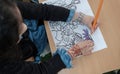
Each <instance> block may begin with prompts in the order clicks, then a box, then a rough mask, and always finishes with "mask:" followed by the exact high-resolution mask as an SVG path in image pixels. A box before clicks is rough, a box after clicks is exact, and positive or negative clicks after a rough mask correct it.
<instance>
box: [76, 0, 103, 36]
mask: <svg viewBox="0 0 120 74" xmlns="http://www.w3.org/2000/svg"><path fill="white" fill-rule="evenodd" d="M102 4H103V0H100V2H99V5H98V9H97V12H96V14H95V17H93V16H89V15H85V14H84V13H82V12H79V13H78V12H76V13H75V16H74V19H75V18H77V19H78V20H79V21H80V22H82V23H84V24H86V25H87V26H88V28H90V30H91V34H92V33H93V32H94V31H95V30H96V29H97V27H98V25H99V21H98V17H99V14H100V11H101V8H102Z"/></svg>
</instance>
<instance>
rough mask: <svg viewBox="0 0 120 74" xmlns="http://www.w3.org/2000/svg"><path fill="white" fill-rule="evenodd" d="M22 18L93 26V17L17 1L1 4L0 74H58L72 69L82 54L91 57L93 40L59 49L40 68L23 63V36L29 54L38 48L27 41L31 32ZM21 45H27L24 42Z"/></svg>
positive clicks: (51, 6)
mask: <svg viewBox="0 0 120 74" xmlns="http://www.w3.org/2000/svg"><path fill="white" fill-rule="evenodd" d="M54 12H56V13H54ZM22 18H23V19H37V20H52V21H65V22H69V21H71V20H75V19H78V20H80V22H83V23H85V24H87V26H88V27H89V28H90V29H91V26H92V22H93V17H91V16H87V15H85V14H83V13H81V12H79V13H78V12H75V11H74V10H68V9H65V8H62V7H58V6H53V5H46V4H44V5H43V4H31V3H23V2H17V4H16V3H15V2H14V0H0V73H1V74H8V73H9V74H56V73H57V72H58V71H60V70H61V69H63V68H70V67H71V61H72V59H73V58H74V57H76V56H78V55H80V54H81V55H89V54H91V51H92V49H93V46H94V43H93V41H91V40H85V41H83V42H81V43H77V44H75V45H74V46H73V47H71V48H70V49H69V50H68V51H66V50H65V49H62V48H61V49H60V48H59V49H57V51H56V53H55V54H54V56H53V57H52V58H51V59H50V60H48V61H46V62H42V63H40V64H37V63H32V62H25V61H23V60H22V59H23V52H22V51H21V50H20V49H18V47H19V44H20V42H21V41H20V40H21V36H23V37H24V38H26V40H27V41H25V44H26V43H27V42H28V44H27V45H26V47H28V48H29V49H30V51H33V50H31V49H36V46H35V45H34V43H33V42H32V40H30V38H29V37H27V36H29V35H26V34H28V33H30V32H27V31H29V29H27V26H26V25H25V24H24V23H23V20H22ZM40 23H41V22H40ZM39 26H41V25H39ZM96 28H97V27H96ZM96 28H95V29H96ZM95 29H94V31H95ZM94 31H92V32H94ZM21 44H24V41H23V43H21ZM31 45H32V46H31ZM20 48H21V47H20ZM29 49H28V51H29ZM34 53H35V52H34ZM32 54H33V53H32ZM27 58H28V57H27Z"/></svg>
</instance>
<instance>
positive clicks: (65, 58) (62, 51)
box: [55, 48, 72, 68]
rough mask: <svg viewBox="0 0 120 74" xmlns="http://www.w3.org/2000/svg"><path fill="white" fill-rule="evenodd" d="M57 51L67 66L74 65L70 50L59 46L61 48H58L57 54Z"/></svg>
mask: <svg viewBox="0 0 120 74" xmlns="http://www.w3.org/2000/svg"><path fill="white" fill-rule="evenodd" d="M57 53H58V54H59V55H60V58H61V59H62V61H63V63H64V64H65V65H66V67H67V68H71V67H72V58H71V56H70V55H69V54H68V52H67V51H66V50H65V49H63V48H59V49H57V51H56V53H55V54H57Z"/></svg>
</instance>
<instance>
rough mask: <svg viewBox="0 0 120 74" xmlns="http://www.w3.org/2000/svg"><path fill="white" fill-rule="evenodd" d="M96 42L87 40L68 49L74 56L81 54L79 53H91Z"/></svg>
mask: <svg viewBox="0 0 120 74" xmlns="http://www.w3.org/2000/svg"><path fill="white" fill-rule="evenodd" d="M93 46H94V43H93V41H92V40H85V41H83V42H79V43H77V44H75V45H74V46H73V47H71V48H70V49H69V50H68V53H69V54H70V55H71V57H72V58H74V57H76V56H79V55H85V56H86V55H90V54H91V53H92V50H93Z"/></svg>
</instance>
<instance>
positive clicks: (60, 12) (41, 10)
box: [17, 2, 70, 21]
mask: <svg viewBox="0 0 120 74" xmlns="http://www.w3.org/2000/svg"><path fill="white" fill-rule="evenodd" d="M17 6H18V8H19V9H20V12H21V14H22V17H23V18H24V19H41V20H52V21H67V19H68V16H69V13H70V10H68V9H66V8H63V7H59V6H53V5H47V4H34V3H27V2H17Z"/></svg>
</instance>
